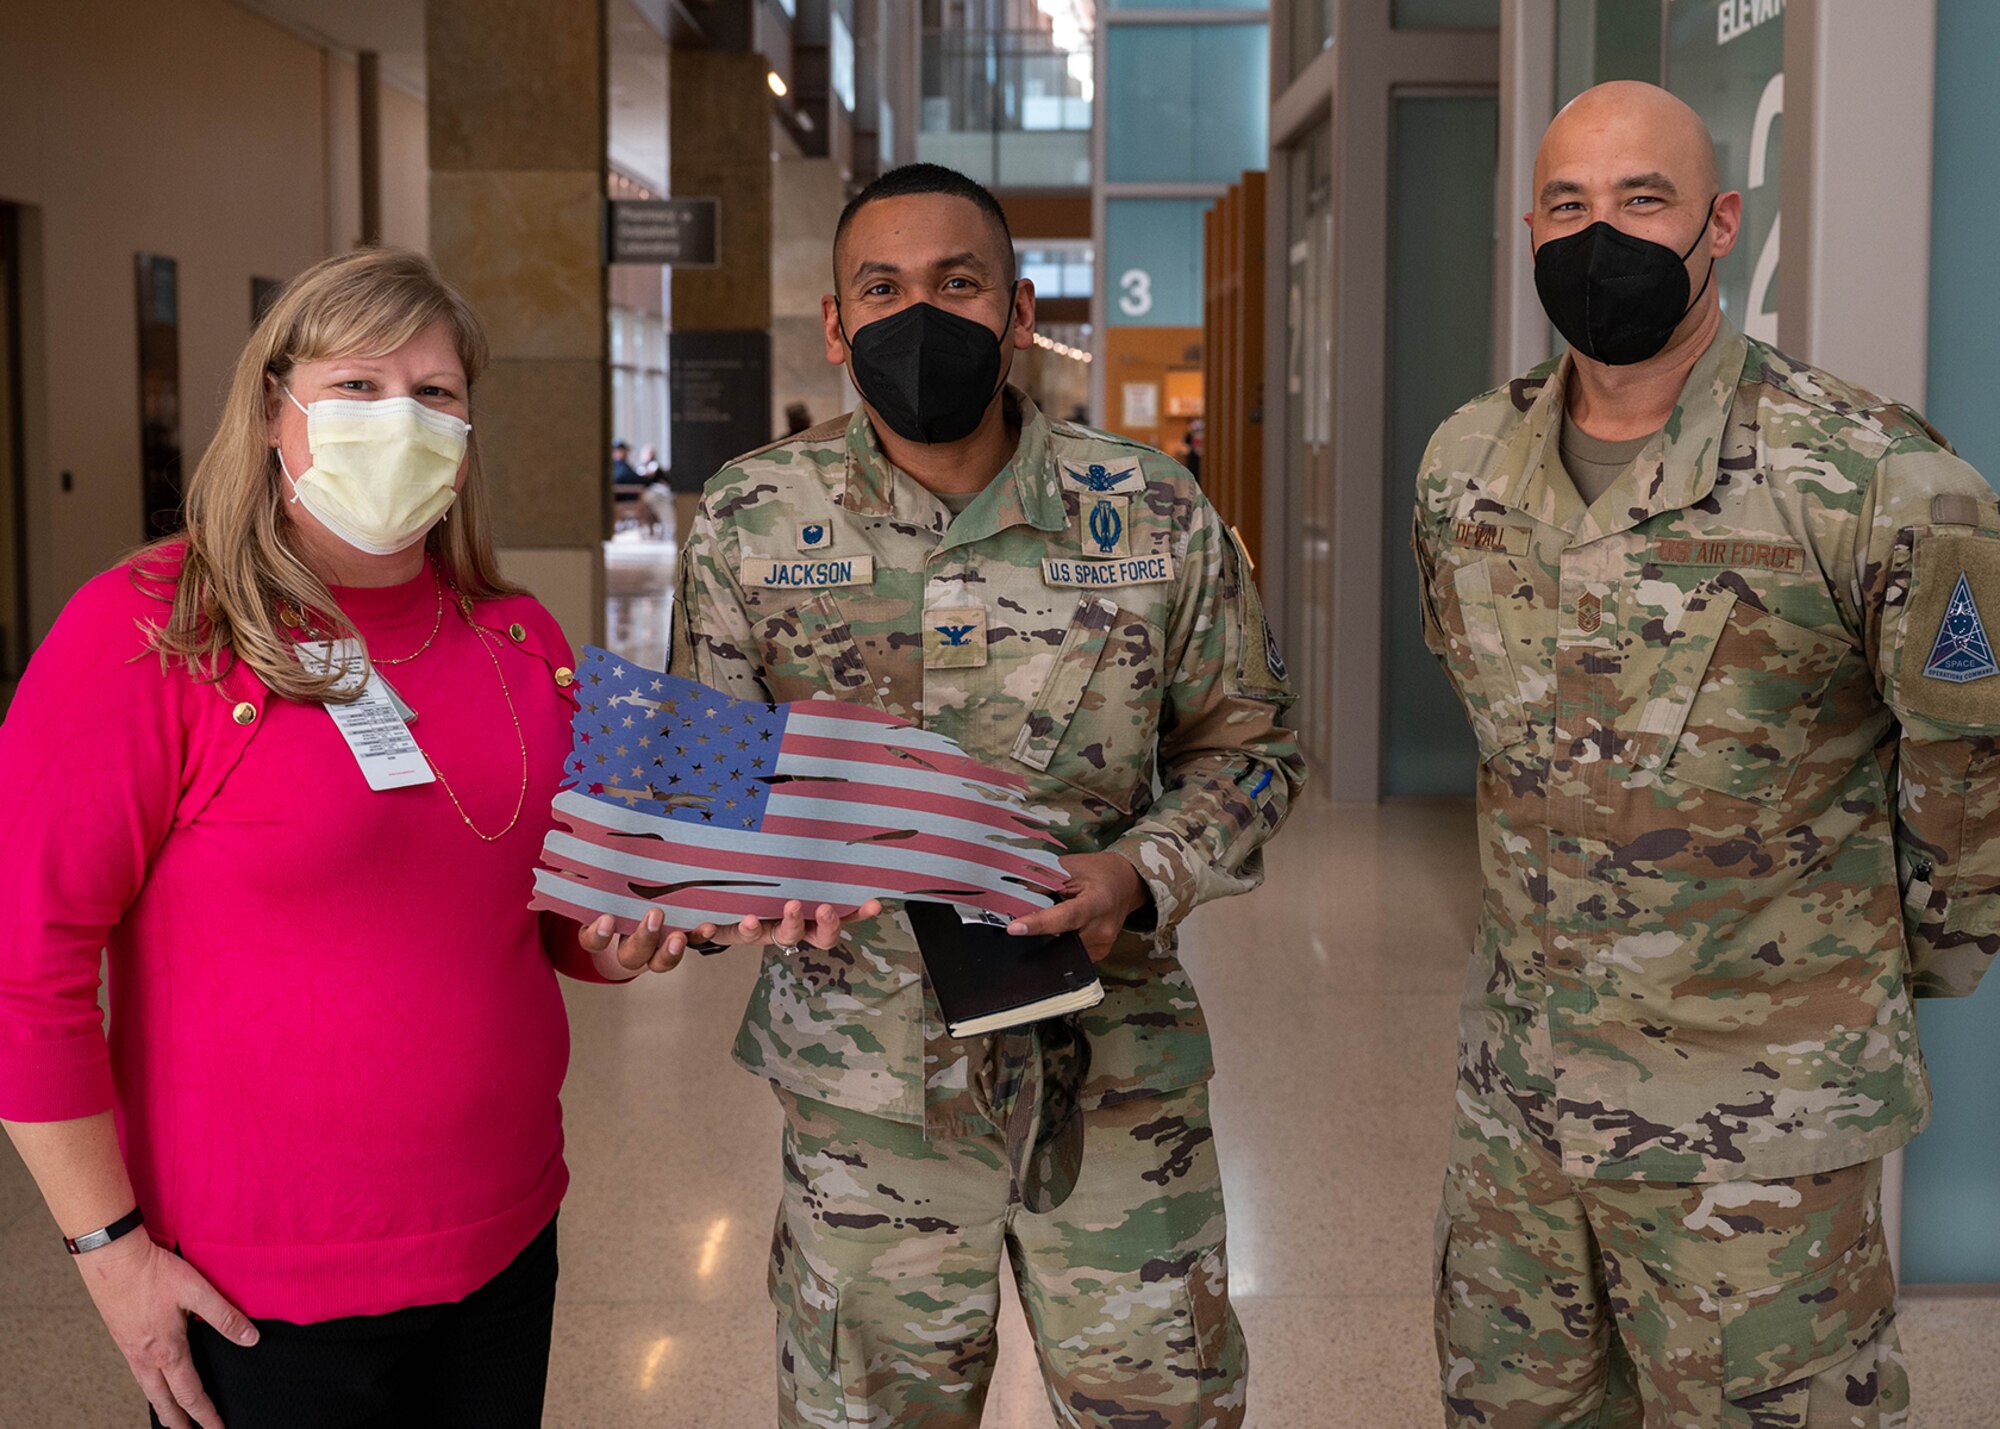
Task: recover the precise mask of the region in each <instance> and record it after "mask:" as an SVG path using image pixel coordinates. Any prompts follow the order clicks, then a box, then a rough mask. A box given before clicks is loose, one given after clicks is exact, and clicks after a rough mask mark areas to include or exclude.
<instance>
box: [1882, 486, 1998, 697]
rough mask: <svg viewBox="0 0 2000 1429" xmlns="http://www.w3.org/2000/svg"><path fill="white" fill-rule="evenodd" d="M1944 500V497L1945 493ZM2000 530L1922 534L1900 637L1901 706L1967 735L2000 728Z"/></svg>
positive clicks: (1897, 683)
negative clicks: (1999, 634) (1997, 635)
mask: <svg viewBox="0 0 2000 1429" xmlns="http://www.w3.org/2000/svg"><path fill="white" fill-rule="evenodd" d="M1940 499H1942V498H1940ZM1995 616H2000V533H1995V532H1990V531H1980V530H1966V529H1964V528H1962V527H1956V526H1954V527H1950V528H1943V529H1931V530H1923V531H1918V532H1917V533H1916V537H1915V540H1914V542H1913V544H1912V547H1911V570H1910V587H1909V594H1908V597H1907V599H1906V600H1905V601H1904V603H1903V606H1902V615H1901V619H1900V620H1899V621H1898V622H1897V628H1896V630H1895V635H1894V642H1895V643H1894V646H1893V654H1892V656H1891V658H1892V659H1893V661H1894V666H1893V668H1894V672H1895V686H1894V696H1895V698H1894V704H1895V708H1896V710H1897V712H1898V714H1902V715H1912V716H1915V717H1917V718H1920V719H1923V720H1926V721H1928V722H1930V723H1932V724H1935V725H1939V726H1941V727H1943V728H1946V729H1951V730H1957V731H1959V732H1961V733H1966V734H1990V733H2000V661H1996V659H1995V658H1994V645H1993V639H1994V637H1993V633H1992V632H1993V631H1994V630H1995V629H1996V627H1994V626H1992V625H1991V624H1990V623H1989V622H1991V621H1992V620H1993V618H1994V617H1995Z"/></svg>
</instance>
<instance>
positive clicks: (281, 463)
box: [271, 382, 312, 506]
mask: <svg viewBox="0 0 2000 1429" xmlns="http://www.w3.org/2000/svg"><path fill="white" fill-rule="evenodd" d="M278 390H279V391H280V392H282V393H284V394H285V396H286V397H287V398H289V399H290V401H291V404H292V405H293V406H294V407H297V408H298V409H299V410H300V411H301V412H304V413H305V414H306V416H307V417H308V418H310V417H311V416H312V413H311V412H310V411H308V410H307V408H306V404H305V403H303V402H301V401H300V400H299V399H298V398H297V397H295V396H293V395H292V388H291V384H290V383H286V382H280V383H279V384H278ZM271 450H272V451H274V452H276V453H277V454H278V470H279V471H282V472H283V473H284V474H285V480H286V481H288V482H291V485H292V497H291V500H290V502H288V503H287V504H288V505H292V506H296V505H298V504H299V483H298V481H297V479H296V478H294V477H293V476H292V469H291V468H290V467H289V466H287V465H285V449H284V447H283V446H281V445H279V444H278V443H276V442H273V443H272V444H271Z"/></svg>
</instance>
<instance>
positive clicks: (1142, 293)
mask: <svg viewBox="0 0 2000 1429" xmlns="http://www.w3.org/2000/svg"><path fill="white" fill-rule="evenodd" d="M1118 286H1119V287H1121V288H1123V289H1124V290H1125V291H1124V293H1123V294H1122V295H1121V296H1120V297H1119V299H1118V311H1119V312H1121V313H1123V314H1125V316H1126V317H1128V318H1143V317H1144V316H1146V314H1147V313H1150V312H1151V311H1152V310H1153V275H1152V274H1151V273H1148V272H1147V271H1146V270H1145V269H1144V268H1127V269H1126V270H1125V272H1124V273H1123V274H1122V275H1121V276H1120V277H1119V279H1118Z"/></svg>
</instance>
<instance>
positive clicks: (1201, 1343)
mask: <svg viewBox="0 0 2000 1429" xmlns="http://www.w3.org/2000/svg"><path fill="white" fill-rule="evenodd" d="M1186 1289H1187V1298H1188V1316H1189V1318H1190V1319H1191V1320H1193V1322H1194V1351H1195V1362H1196V1363H1197V1364H1198V1365H1200V1366H1201V1368H1202V1369H1204V1370H1212V1369H1219V1368H1221V1367H1222V1364H1223V1361H1224V1360H1225V1359H1226V1358H1227V1357H1228V1355H1229V1345H1230V1341H1231V1340H1232V1339H1234V1338H1235V1337H1236V1335H1237V1334H1238V1333H1239V1331H1238V1330H1237V1328H1236V1316H1235V1312H1234V1311H1232V1310H1231V1309H1230V1308H1229V1259H1228V1255H1227V1253H1226V1252H1225V1251H1224V1249H1223V1247H1221V1246H1219V1245H1218V1246H1215V1247H1213V1248H1212V1249H1210V1250H1206V1251H1204V1252H1202V1254H1201V1255H1200V1256H1198V1257H1196V1259H1195V1262H1194V1264H1193V1265H1192V1266H1190V1267H1189V1269H1188V1273H1187V1282H1186Z"/></svg>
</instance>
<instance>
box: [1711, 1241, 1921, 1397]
mask: <svg viewBox="0 0 2000 1429" xmlns="http://www.w3.org/2000/svg"><path fill="white" fill-rule="evenodd" d="M1721 1307H1722V1375H1723V1382H1722V1392H1723V1395H1724V1396H1725V1397H1726V1398H1728V1399H1731V1400H1743V1399H1747V1398H1749V1397H1751V1396H1753V1395H1757V1394H1763V1393H1766V1392H1768V1391H1771V1390H1775V1389H1780V1388H1782V1387H1784V1386H1785V1385H1789V1384H1797V1383H1798V1382H1799V1381H1801V1380H1805V1379H1810V1378H1812V1377H1813V1376H1814V1375H1816V1374H1818V1373H1820V1372H1821V1371H1822V1370H1826V1369H1831V1368H1833V1367H1834V1366H1835V1365H1837V1364H1840V1363H1841V1362H1842V1361H1843V1360H1846V1359H1848V1358H1850V1357H1851V1356H1852V1355H1853V1354H1854V1353H1855V1351H1856V1350H1858V1349H1860V1348H1861V1347H1862V1346H1863V1345H1865V1344H1867V1343H1868V1342H1869V1341H1870V1340H1873V1339H1874V1338H1875V1336H1876V1335H1877V1334H1879V1333H1880V1332H1881V1329H1882V1326H1883V1325H1884V1324H1885V1323H1886V1322H1887V1321H1888V1319H1889V1317H1890V1316H1891V1315H1893V1314H1894V1313H1895V1310H1896V1278H1895V1274H1894V1272H1893V1271H1892V1270H1891V1269H1890V1266H1889V1246H1888V1242H1887V1241H1886V1240H1885V1239H1884V1238H1883V1235H1882V1222H1881V1220H1880V1218H1879V1217H1878V1218H1876V1219H1875V1220H1873V1221H1872V1222H1871V1223H1870V1224H1869V1226H1868V1228H1867V1230H1865V1231H1864V1232H1863V1233H1862V1235H1861V1239H1860V1240H1858V1241H1856V1242H1855V1243H1854V1244H1853V1245H1852V1246H1851V1247H1849V1248H1848V1250H1847V1251H1846V1253H1845V1254H1842V1255H1839V1256H1836V1257H1834V1259H1833V1260H1832V1261H1830V1262H1829V1263H1827V1264H1826V1265H1823V1266H1821V1267H1820V1268H1819V1269H1818V1270H1815V1271H1811V1272H1809V1273H1808V1274H1806V1275H1803V1276H1800V1277H1799V1278H1798V1279H1796V1280H1789V1281H1786V1282H1785V1283H1784V1284H1782V1285H1772V1286H1767V1287H1765V1288H1763V1289H1760V1290H1752V1291H1748V1292H1746V1293H1744V1294H1741V1295H1731V1296H1727V1297H1725V1298H1724V1299H1723V1300H1722V1302H1721Z"/></svg>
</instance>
